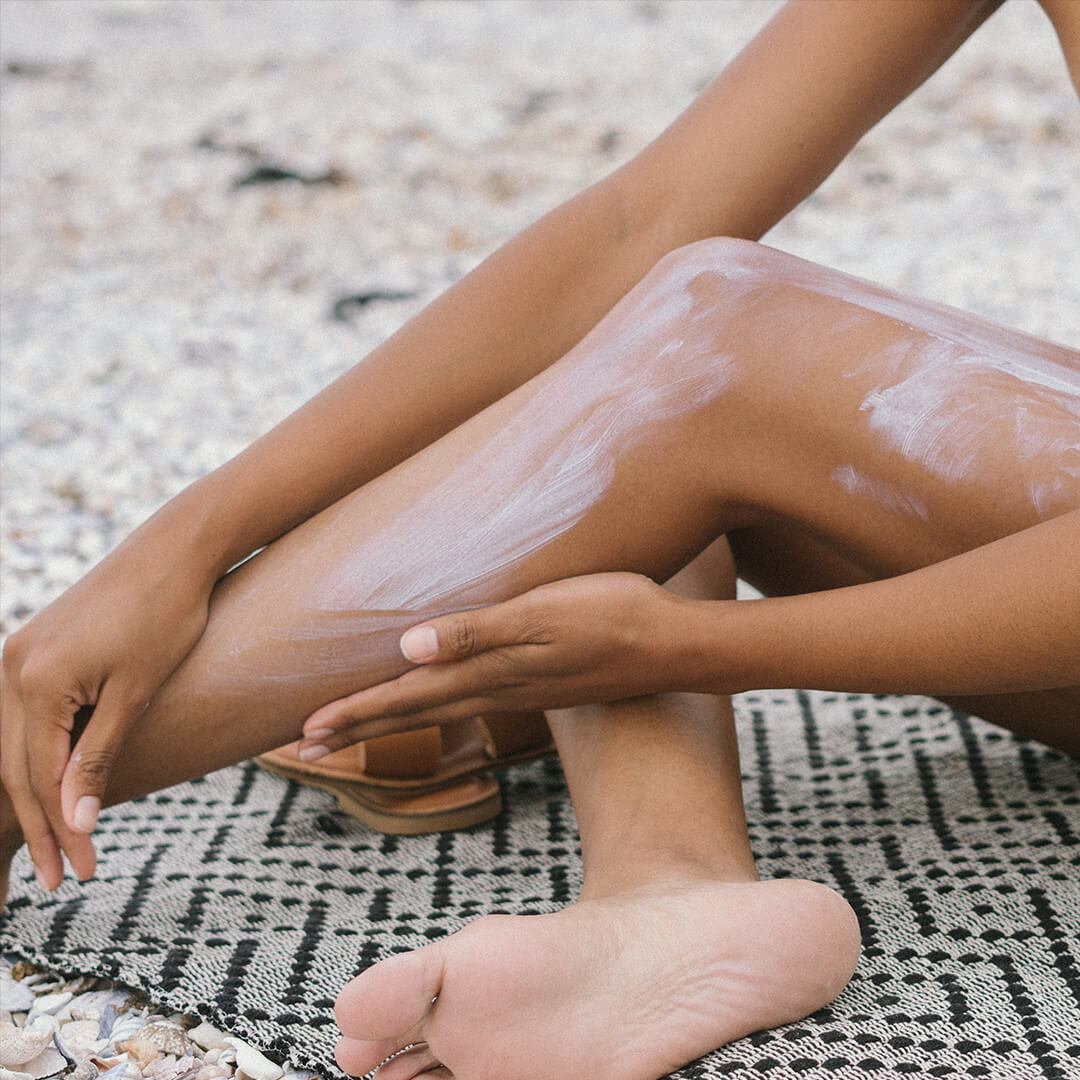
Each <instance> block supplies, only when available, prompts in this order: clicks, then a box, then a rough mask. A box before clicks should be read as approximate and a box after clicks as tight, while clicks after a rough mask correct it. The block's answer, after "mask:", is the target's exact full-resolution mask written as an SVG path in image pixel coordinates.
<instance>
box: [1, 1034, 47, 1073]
mask: <svg viewBox="0 0 1080 1080" xmlns="http://www.w3.org/2000/svg"><path fill="white" fill-rule="evenodd" d="M51 1042H52V1028H51V1026H46V1025H45V1024H33V1025H31V1026H30V1027H23V1028H17V1027H15V1026H14V1025H13V1024H3V1025H0V1065H3V1066H4V1067H5V1068H8V1069H10V1068H11V1067H12V1066H14V1065H24V1064H26V1062H28V1061H31V1060H32V1059H33V1058H36V1057H37V1056H38V1054H40V1053H41V1052H42V1050H44V1049H45V1047H46V1046H48V1045H49V1043H51Z"/></svg>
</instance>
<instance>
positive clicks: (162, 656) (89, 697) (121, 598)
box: [0, 541, 211, 889]
mask: <svg viewBox="0 0 1080 1080" xmlns="http://www.w3.org/2000/svg"><path fill="white" fill-rule="evenodd" d="M152 547H153V545H147V544H143V545H140V544H138V543H135V544H132V542H131V541H129V542H128V544H126V545H123V546H122V547H120V548H118V549H117V551H116V552H114V553H113V554H112V555H111V556H109V558H107V559H106V560H105V561H104V562H102V563H101V564H99V565H98V566H97V567H95V568H94V569H93V570H92V571H91V572H90V573H89V574H88V575H87V576H86V577H85V578H83V579H82V580H81V581H79V582H78V583H77V584H76V585H74V586H73V587H72V588H71V589H69V590H68V591H67V592H66V593H64V594H63V595H62V596H60V597H59V598H58V599H57V600H55V601H54V602H53V603H52V604H50V605H49V606H48V607H47V608H45V610H44V611H42V612H41V613H40V614H39V615H37V616H36V617H35V618H33V619H31V621H30V622H28V623H27V624H26V625H25V626H24V627H22V628H21V629H19V630H18V631H16V632H15V633H14V634H12V635H11V636H10V637H9V638H8V640H7V642H6V643H5V647H4V655H3V683H2V687H0V694H2V713H0V715H2V717H3V723H2V726H0V750H2V753H0V759H2V760H0V779H2V780H3V784H4V787H5V788H6V789H7V791H8V794H9V795H10V796H11V800H12V803H13V804H14V808H15V813H16V815H17V816H18V819H19V825H20V826H21V828H22V832H23V837H24V839H25V840H26V842H27V846H28V847H29V850H30V857H31V858H32V859H33V862H34V869H35V873H36V874H37V878H38V882H39V884H40V885H41V886H42V888H44V889H53V888H55V887H56V886H57V885H59V884H60V882H61V880H62V879H63V874H64V869H63V860H62V858H61V851H63V852H64V853H65V854H66V855H67V857H68V860H69V861H70V863H71V866H72V869H73V870H74V871H75V873H76V875H77V876H78V877H79V878H81V879H85V878H88V877H90V876H91V875H92V874H93V872H94V865H95V861H96V859H95V855H94V848H93V844H92V843H91V840H90V835H89V834H90V833H91V832H92V831H93V828H94V825H95V823H96V820H97V813H98V810H99V809H100V806H101V800H102V797H103V796H104V794H105V788H106V784H107V782H108V779H109V775H110V772H111V771H112V767H113V764H114V762H115V760H116V755H117V752H118V750H119V748H120V746H121V745H122V744H123V742H124V739H125V737H126V735H127V732H128V730H129V729H130V727H131V725H132V724H134V723H135V721H136V720H137V718H138V717H139V715H140V713H141V712H142V711H143V710H144V709H145V707H146V705H147V703H148V702H149V700H150V698H151V697H152V696H153V694H154V693H155V692H156V690H157V689H158V687H159V686H160V685H161V684H162V683H163V682H164V681H165V679H166V678H167V677H168V676H169V675H170V674H171V673H172V671H173V670H174V669H175V668H176V667H177V665H178V664H179V663H180V661H181V660H182V659H183V658H184V657H185V656H186V655H187V653H188V652H189V651H190V650H191V648H192V646H193V645H194V644H195V642H196V641H197V640H198V639H199V637H200V636H201V634H202V631H203V628H204V627H205V625H206V618H207V611H208V605H209V594H210V588H211V585H210V584H207V583H206V582H205V581H204V578H203V576H202V575H200V574H198V573H196V572H195V571H194V570H192V569H190V568H189V569H185V568H184V567H183V566H182V565H179V562H180V561H179V560H177V559H176V558H175V556H173V557H168V554H167V553H164V552H159V551H154V550H149V549H151V548H152ZM91 708H92V710H93V711H92V714H90V709H91ZM88 714H90V715H89V720H88V722H86V723H85V727H84V728H83V730H81V732H80V731H79V730H78V727H79V726H81V725H82V722H83V721H84V720H85V719H86V717H87V715H88ZM77 717H78V721H77V719H76V718H77ZM73 735H75V736H77V740H78V741H77V742H76V744H75V746H74V747H72V738H73Z"/></svg>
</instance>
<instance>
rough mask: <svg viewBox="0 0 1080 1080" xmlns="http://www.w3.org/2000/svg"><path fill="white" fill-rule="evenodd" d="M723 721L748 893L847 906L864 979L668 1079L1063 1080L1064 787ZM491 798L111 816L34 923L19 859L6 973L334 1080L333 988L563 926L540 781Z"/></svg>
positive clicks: (933, 754)
mask: <svg viewBox="0 0 1080 1080" xmlns="http://www.w3.org/2000/svg"><path fill="white" fill-rule="evenodd" d="M736 707H737V716H738V724H739V735H740V745H741V750H742V772H743V777H744V789H745V798H746V807H747V814H748V818H749V822H750V830H751V838H752V841H753V847H754V852H755V855H756V856H757V859H758V865H759V869H760V872H761V875H762V877H764V878H770V877H785V876H798V877H808V878H812V879H815V880H818V881H822V882H824V883H826V884H828V885H830V886H832V887H834V888H836V889H838V890H839V891H840V892H841V893H842V894H843V895H845V896H846V897H847V899H848V900H849V902H850V903H851V904H852V905H853V907H854V908H855V910H856V911H857V913H858V915H859V919H860V922H861V924H862V933H863V954H862V958H861V960H860V962H859V967H858V970H857V972H856V975H855V977H854V979H853V981H852V983H851V984H850V986H848V988H847V989H846V990H845V991H844V992H843V993H842V994H841V995H840V997H839V998H838V999H837V1000H836V1002H834V1003H833V1005H831V1006H830V1007H829V1008H827V1009H823V1010H821V1011H820V1012H818V1013H816V1014H814V1015H813V1016H811V1017H809V1018H807V1019H806V1020H803V1021H801V1022H799V1023H796V1024H790V1025H788V1026H786V1027H784V1028H781V1029H778V1030H775V1031H768V1032H761V1033H758V1034H756V1035H753V1036H750V1037H749V1038H746V1039H742V1040H740V1041H739V1042H737V1043H734V1044H732V1045H730V1046H727V1047H724V1048H723V1049H721V1050H718V1051H716V1052H715V1053H713V1054H710V1055H708V1056H707V1057H705V1058H703V1059H702V1060H700V1061H698V1062H695V1063H694V1064H691V1065H688V1066H686V1067H685V1068H683V1069H681V1070H680V1071H679V1072H678V1073H676V1074H674V1075H675V1076H677V1077H679V1078H681V1080H702V1078H709V1080H711V1078H714V1077H737V1078H750V1077H761V1076H764V1077H769V1078H771V1080H807V1078H811V1080H812V1078H814V1077H822V1078H841V1080H842V1078H863V1077H866V1076H872V1077H876V1078H879V1080H885V1078H890V1080H891V1078H901V1077H905V1078H906V1077H958V1078H959V1077H986V1078H990V1080H1077V1078H1080V762H1077V761H1075V760H1072V759H1070V758H1068V757H1066V756H1064V755H1062V754H1059V753H1057V752H1055V751H1051V750H1049V749H1047V748H1046V747H1044V746H1042V745H1041V744H1038V743H1034V742H1027V741H1024V740H1020V739H1017V738H1015V737H1013V736H1011V735H1008V734H1006V733H1004V732H1002V731H1000V730H999V729H997V728H993V727H991V726H990V725H988V724H984V723H982V722H981V721H979V720H976V719H973V718H970V717H967V716H964V715H962V714H957V713H954V712H953V711H952V710H950V709H948V708H946V707H944V706H942V705H940V704H938V703H936V702H933V701H930V700H928V699H924V698H916V697H873V696H867V695H849V694H826V693H804V692H796V691H779V692H762V693H754V694H744V695H741V696H740V697H739V698H738V699H736ZM502 784H503V795H504V800H505V809H504V811H503V813H502V814H501V815H500V816H499V817H498V818H497V819H496V820H494V821H493V822H489V823H487V824H485V825H482V826H478V827H476V828H473V829H470V830H466V831H462V832H457V833H451V834H444V835H437V836H426V837H409V838H391V837H384V836H381V835H378V834H376V833H373V832H371V831H370V830H368V829H367V828H366V827H365V826H363V825H361V824H360V823H359V822H356V821H355V820H353V819H352V818H349V817H348V816H346V815H345V814H343V813H342V812H341V811H339V810H338V808H337V805H336V803H335V802H334V801H333V799H332V798H331V797H330V796H327V795H324V794H322V793H319V792H315V791H312V790H310V789H307V788H303V787H300V786H298V785H296V784H294V783H291V782H289V781H286V780H283V779H280V778H277V777H274V776H270V775H267V774H266V773H264V772H262V771H261V770H259V769H257V768H256V767H255V766H254V765H252V764H250V763H247V764H244V765H238V766H235V767H233V768H229V769H224V770H222V771H220V772H217V773H214V774H212V775H210V776H208V777H206V778H204V779H202V780H199V781H196V782H194V783H188V784H182V785H179V786H177V787H174V788H171V789H169V790H167V791H164V792H160V793H158V794H156V795H153V796H150V797H148V798H145V799H142V800H140V801H138V802H136V803H130V804H127V805H125V806H120V807H116V808H114V809H112V810H109V811H106V812H104V813H103V814H102V816H101V823H100V826H99V831H98V847H99V852H100V861H99V869H98V873H97V876H96V877H95V879H94V880H93V881H91V882H88V883H86V884H84V885H80V884H78V883H76V882H74V881H71V880H69V881H67V882H65V884H64V885H63V886H62V887H61V888H60V889H59V890H57V892H55V893H54V894H52V895H51V896H48V897H43V896H42V894H41V893H40V892H38V891H37V889H36V886H35V885H34V884H33V878H32V874H31V871H30V867H29V862H28V860H27V858H26V854H25V851H23V852H21V853H20V855H19V856H18V859H17V861H16V864H15V871H14V875H13V882H12V895H11V901H10V905H9V910H8V913H7V915H6V916H5V917H4V918H3V920H2V921H0V948H2V949H3V950H4V951H5V952H9V953H17V954H19V955H22V956H24V957H26V958H29V959H33V960H36V961H39V962H42V963H45V964H47V965H49V966H50V967H53V968H59V969H61V970H63V969H71V970H77V971H80V972H89V973H96V974H101V975H107V976H110V977H113V978H116V979H119V980H121V981H123V982H125V983H127V984H129V985H132V986H134V987H136V988H138V989H141V990H143V991H144V992H145V993H146V994H148V995H149V996H150V997H151V998H152V999H153V1000H154V1001H156V1002H158V1003H161V1004H164V1005H166V1006H168V1007H171V1008H174V1009H177V1010H180V1011H186V1012H192V1013H196V1014H198V1015H199V1016H201V1017H203V1018H205V1019H209V1020H211V1021H212V1022H214V1023H216V1024H218V1025H219V1026H222V1027H224V1028H225V1029H227V1030H229V1031H233V1032H235V1033H237V1034H239V1035H241V1036H242V1037H245V1038H247V1039H249V1040H250V1041H251V1042H253V1043H254V1044H255V1045H257V1046H259V1047H260V1048H262V1049H263V1050H264V1051H267V1052H269V1056H271V1057H275V1058H277V1059H278V1060H280V1061H285V1060H288V1061H290V1062H291V1063H292V1064H294V1065H296V1066H298V1067H304V1068H312V1069H316V1070H318V1071H319V1072H320V1073H321V1074H322V1075H323V1076H326V1077H340V1076H341V1074H340V1072H339V1071H338V1070H337V1069H336V1067H335V1065H334V1063H333V1055H332V1048H333V1044H334V1041H335V1038H336V1036H337V1029H336V1026H335V1024H334V1019H333V1002H334V997H335V995H336V993H337V990H338V989H339V988H340V986H341V985H342V984H343V983H344V982H345V981H346V980H348V979H349V978H351V977H352V976H353V975H355V974H356V973H358V972H360V971H362V970H363V969H364V968H366V967H367V966H369V965H370V964H372V963H374V962H375V961H376V960H378V959H380V958H381V957H384V956H387V955H389V954H391V953H394V952H399V951H402V950H407V949H413V948H416V947H417V946H420V945H423V944H425V943H427V942H429V941H432V940H435V939H437V938H439V937H442V936H444V935H446V934H449V933H452V932H453V931H455V930H457V929H458V928H460V927H461V926H463V925H464V924H465V923H467V922H468V921H470V920H471V919H473V918H475V917H476V916H478V915H482V914H486V913H489V912H506V913H514V914H523V913H540V912H549V911H554V910H557V909H559V908H560V907H563V906H564V905H566V904H567V903H570V902H571V901H572V900H573V899H574V897H575V895H576V892H577V889H578V887H579V886H580V881H581V862H580V854H579V846H578V838H577V832H576V826H575V820H574V814H573V809H572V807H571V805H570V801H569V798H568V795H567V791H566V786H565V783H564V781H563V778H562V772H561V769H560V768H559V766H558V764H557V763H556V762H554V761H547V762H541V763H536V764H532V765H528V766H524V767H521V768H518V769H515V770H511V771H510V772H508V773H506V774H505V775H504V776H503V779H502ZM718 933H722V928H718ZM553 1080H557V1078H553Z"/></svg>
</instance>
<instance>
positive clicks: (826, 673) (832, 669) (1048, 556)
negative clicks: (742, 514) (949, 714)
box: [695, 510, 1080, 721]
mask: <svg viewBox="0 0 1080 1080" xmlns="http://www.w3.org/2000/svg"><path fill="white" fill-rule="evenodd" d="M698 619H699V620H700V625H699V629H698V633H699V634H700V635H701V636H700V637H699V638H697V640H698V641H699V642H700V643H701V645H700V646H699V648H698V654H699V655H698V658H697V664H698V675H697V679H696V680H695V682H696V685H699V686H700V687H701V688H702V689H709V688H711V687H713V686H716V685H717V684H720V685H721V686H723V687H725V688H726V687H728V686H730V684H731V682H734V683H736V684H738V686H739V688H740V689H750V688H759V687H780V686H807V687H819V688H821V689H828V690H851V691H861V692H880V693H893V694H896V693H919V694H932V695H935V696H939V697H942V696H945V697H948V696H951V695H964V696H967V695H978V694H999V693H1008V692H1013V691H1024V690H1050V689H1057V688H1060V687H1071V686H1080V510H1076V511H1072V512H1071V513H1068V514H1063V515H1062V516H1061V517H1057V518H1054V519H1053V520H1051V521H1047V522H1044V523H1043V524H1041V525H1036V526H1033V527H1032V528H1030V529H1025V530H1024V531H1023V532H1019V533H1016V534H1014V535H1012V536H1007V537H1005V538H1003V539H1001V540H997V541H995V542H994V543H992V544H987V545H985V546H984V547H980V548H975V549H974V550H973V551H969V552H966V553H965V554H963V555H957V556H955V557H954V558H951V559H946V560H945V561H944V562H940V563H936V564H934V565H933V566H927V567H925V568H923V569H921V570H916V571H913V572H912V573H908V574H902V575H900V576H899V577H894V578H887V579H885V580H884V581H874V582H869V583H867V584H864V585H855V586H851V587H850V588H844V589H835V590H833V591H831V592H820V593H807V594H804V595H801V596H784V597H776V598H770V599H766V600H750V601H745V602H743V603H739V604H734V605H725V606H723V608H721V607H719V606H718V607H715V608H713V609H712V610H709V609H708V608H707V607H702V608H699V610H698ZM710 641H712V642H713V643H714V646H715V649H714V650H710V649H709V647H708V643H709V642H710ZM710 653H712V655H710ZM710 673H711V674H710ZM1078 721H1080V717H1078Z"/></svg>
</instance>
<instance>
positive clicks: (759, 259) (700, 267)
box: [646, 236, 800, 294]
mask: <svg viewBox="0 0 1080 1080" xmlns="http://www.w3.org/2000/svg"><path fill="white" fill-rule="evenodd" d="M799 261H800V260H798V259H796V258H795V257H794V256H792V255H788V254H786V253H785V252H783V251H778V250H777V249H776V248H771V247H768V246H766V245H765V244H759V243H758V242H757V241H756V240H741V239H739V238H737V237H732V236H710V237H707V238H706V239H704V240H695V241H694V242H693V243H692V244H685V245H683V246H682V247H677V248H675V249H674V250H672V251H669V252H668V253H667V254H666V255H664V256H663V257H662V258H661V259H660V260H659V261H658V262H657V263H656V265H655V266H654V268H653V270H652V272H651V273H650V274H649V277H648V278H646V280H647V281H648V280H649V279H650V278H655V283H656V284H666V285H667V286H668V287H672V286H674V287H681V288H684V289H694V288H696V289H697V290H698V291H700V292H702V293H705V292H706V291H707V290H708V289H709V288H710V287H712V288H713V289H714V290H716V291H717V293H718V294H719V293H720V292H722V291H727V292H730V291H731V286H733V285H736V284H739V285H742V286H743V287H744V288H748V289H759V288H762V287H765V286H768V285H770V284H776V283H778V282H780V281H782V280H783V279H784V278H785V277H787V276H790V269H791V264H792V263H797V262H799ZM724 286H726V289H725V288H724Z"/></svg>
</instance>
